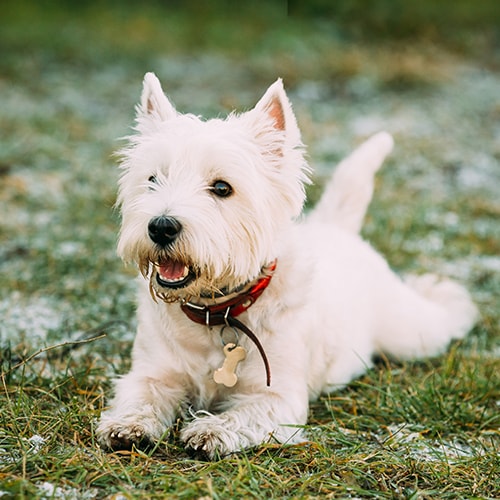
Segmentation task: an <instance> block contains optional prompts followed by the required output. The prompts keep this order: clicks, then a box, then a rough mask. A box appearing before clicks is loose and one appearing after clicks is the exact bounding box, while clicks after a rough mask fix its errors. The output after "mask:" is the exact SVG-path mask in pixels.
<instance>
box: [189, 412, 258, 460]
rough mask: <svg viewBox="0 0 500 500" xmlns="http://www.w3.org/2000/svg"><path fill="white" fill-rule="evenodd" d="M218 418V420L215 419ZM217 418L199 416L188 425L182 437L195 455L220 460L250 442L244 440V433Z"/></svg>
mask: <svg viewBox="0 0 500 500" xmlns="http://www.w3.org/2000/svg"><path fill="white" fill-rule="evenodd" d="M214 420H216V421H214ZM217 420H219V419H217V418H211V417H203V418H198V419H196V420H194V421H193V422H191V423H190V424H189V425H187V426H186V427H185V428H184V429H183V431H182V433H181V439H182V441H184V443H185V444H186V448H187V450H188V451H190V452H191V453H192V454H193V455H195V456H196V457H198V458H201V459H204V460H218V459H220V458H223V457H225V456H227V455H230V454H231V453H235V452H237V451H240V450H241V449H242V448H245V447H247V446H248V444H249V443H247V442H243V441H246V440H242V435H241V434H240V433H238V432H235V431H234V430H231V429H228V428H227V427H226V426H224V425H223V424H221V423H218V422H217Z"/></svg>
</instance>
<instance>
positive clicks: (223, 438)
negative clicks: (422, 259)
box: [98, 73, 477, 458]
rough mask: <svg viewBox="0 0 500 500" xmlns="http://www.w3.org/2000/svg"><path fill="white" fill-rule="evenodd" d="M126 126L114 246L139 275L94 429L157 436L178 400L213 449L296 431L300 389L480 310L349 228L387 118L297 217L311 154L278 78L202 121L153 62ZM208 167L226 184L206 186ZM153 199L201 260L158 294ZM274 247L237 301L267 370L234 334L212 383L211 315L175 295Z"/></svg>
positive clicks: (247, 272)
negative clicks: (249, 293) (223, 379)
mask: <svg viewBox="0 0 500 500" xmlns="http://www.w3.org/2000/svg"><path fill="white" fill-rule="evenodd" d="M136 132H137V133H136V134H135V135H134V136H133V137H131V138H130V143H129V145H128V147H127V148H126V149H125V150H124V151H123V152H122V177H121V180H120V194H119V203H120V205H121V208H122V216H123V223H122V229H121V233H120V240H119V243H118V251H119V254H120V255H121V256H122V257H123V258H124V259H125V260H130V261H135V262H137V263H139V264H140V265H141V266H142V270H143V272H144V274H145V278H140V282H139V301H138V331H137V337H136V341H135V344H134V349H133V363H132V369H131V371H130V372H129V373H128V374H127V375H125V376H124V377H123V378H121V379H120V380H118V381H117V382H116V391H115V396H114V399H113V400H112V401H111V407H110V408H109V409H107V410H106V411H105V412H103V414H102V417H101V421H100V424H99V428H98V436H99V439H100V442H101V443H102V444H103V445H105V446H107V447H125V446H129V445H131V444H133V443H136V444H138V443H140V442H141V441H142V440H143V439H147V440H152V441H154V440H158V439H160V438H162V436H164V434H165V433H166V432H167V431H168V428H169V427H170V426H171V425H172V424H173V422H174V421H175V419H176V418H177V416H178V415H179V414H181V415H183V416H184V417H185V425H184V428H183V429H182V432H181V438H182V440H183V441H184V442H185V443H186V445H187V446H188V447H190V448H192V449H195V450H198V451H200V452H203V453H204V454H205V455H206V456H208V457H209V458H214V457H216V456H223V455H225V454H228V453H232V452H236V451H238V450H241V449H243V448H248V447H252V446H255V445H259V444H260V443H262V442H265V441H268V440H269V439H276V440H278V441H280V442H285V441H297V440H299V439H301V435H300V434H301V433H300V430H299V427H300V426H301V425H303V424H305V423H306V419H307V413H308V401H309V400H311V399H314V398H316V397H317V396H318V395H319V394H321V393H324V392H330V391H333V390H335V389H337V388H339V387H341V386H343V385H344V384H347V383H348V382H349V381H350V380H352V379H353V378H354V377H357V376H359V375H360V374H362V373H363V372H364V371H365V370H366V369H367V368H368V367H370V365H371V358H372V356H373V355H374V354H375V353H377V352H384V353H387V354H389V355H391V356H396V357H399V358H403V359H407V358H418V357H421V356H433V355H436V354H439V353H441V352H443V350H444V349H445V348H446V346H447V345H448V343H449V342H450V340H451V339H454V338H461V337H463V336H464V335H465V334H466V333H467V331H468V330H469V329H470V328H471V327H472V326H473V324H474V321H475V319H476V315H477V311H476V308H475V306H474V305H473V303H472V301H471V299H470V297H469V295H468V293H467V291H466V290H465V289H464V288H462V287H461V286H460V285H458V284H456V283H454V282H452V281H449V280H439V279H438V278H436V277H435V276H431V275H425V276H421V277H416V278H411V279H410V278H409V279H408V280H407V281H402V280H401V279H400V278H399V277H398V276H396V275H395V274H394V273H393V272H392V271H391V270H390V269H389V267H388V265H387V263H386V262H385V260H384V259H383V258H382V257H381V256H380V255H379V254H378V253H376V252H375V251H374V250H373V248H372V247H371V246H370V245H369V244H368V243H366V242H364V241H363V240H362V239H361V238H360V236H359V235H358V231H359V229H360V227H361V223H362V220H363V217H364V215H365V211H366V208H367V206H368V204H369V202H370V199H371V196H372V191H373V176H374V173H375V172H376V170H377V169H378V168H379V166H380V165H381V163H382V161H383V159H384V157H385V156H386V154H388V153H389V151H390V150H391V148H392V138H391V137H390V136H389V134H387V133H381V134H377V135H376V136H374V137H372V138H371V139H369V140H368V141H367V142H366V143H365V144H363V145H361V146H360V148H359V149H358V150H356V151H355V152H354V153H353V154H352V155H351V156H350V157H349V158H348V159H347V160H345V161H344V162H342V164H341V165H340V166H339V168H338V169H337V171H336V173H335V174H334V175H333V177H332V181H331V182H330V184H329V185H328V186H327V188H326V190H325V194H324V197H323V198H322V199H321V201H320V202H319V204H318V205H317V208H316V209H315V210H314V211H313V212H312V213H311V214H309V215H308V216H307V217H305V218H303V219H301V220H297V217H298V216H299V215H300V212H301V209H302V205H303V201H304V183H305V182H307V174H308V166H307V164H306V162H305V161H304V157H303V148H302V145H301V142H300V133H299V130H298V127H297V124H296V121H295V117H294V115H293V111H292V108H291V106H290V103H289V102H288V99H287V97H286V94H285V92H284V90H283V86H282V83H281V81H280V80H278V81H277V82H276V83H274V84H273V85H272V86H271V87H270V88H269V89H268V91H267V92H266V94H265V95H264V97H263V98H262V99H261V100H260V101H259V103H258V104H257V105H256V107H255V108H254V109H252V110H250V111H248V112H247V113H244V114H242V115H239V116H238V115H235V114H232V115H230V116H229V117H228V118H227V119H226V120H219V119H215V120H209V121H203V120H201V119H199V118H198V117H195V116H192V115H181V114H178V113H177V112H176V111H175V109H174V107H173V106H172V105H171V104H170V102H169V101H168V99H167V98H166V97H165V96H164V94H163V92H162V90H161V87H160V83H159V82H158V80H157V78H156V77H155V76H154V75H153V74H151V73H148V74H147V75H146V77H145V79H144V90H143V96H142V100H141V105H140V106H139V107H138V117H137V127H136ZM152 175H154V176H155V183H154V184H153V185H152V184H151V182H148V178H150V176H152ZM215 180H225V181H227V182H229V184H231V186H232V187H233V190H234V192H233V194H232V195H231V196H229V197H228V198H218V197H216V196H215V195H214V194H213V193H212V192H211V191H210V186H211V184H212V183H213V182H214V181H215ZM162 214H164V215H168V216H170V217H175V218H176V219H177V220H179V221H180V222H181V223H182V226H183V229H182V233H181V234H180V235H179V237H178V239H177V240H176V241H175V243H174V244H172V246H171V248H169V250H168V254H169V255H170V256H173V257H174V258H175V259H177V260H180V259H182V261H183V262H186V263H187V264H189V265H192V266H195V267H196V269H198V270H199V276H198V278H197V279H196V280H195V281H194V282H193V283H191V284H189V285H188V286H187V287H186V288H184V289H180V290H176V291H168V293H167V294H166V299H167V300H168V302H163V301H159V302H156V301H155V300H154V299H153V298H152V296H151V294H150V290H149V287H148V280H149V279H150V278H151V277H152V271H151V266H150V262H154V259H155V258H158V252H156V253H155V250H154V245H153V243H152V241H151V240H150V239H149V237H148V230H147V226H148V222H149V220H150V219H151V218H153V217H156V216H158V215H162ZM275 258H277V262H278V264H277V269H276V272H275V274H274V276H273V278H272V280H271V283H270V285H269V287H268V288H267V289H266V290H265V291H264V293H263V294H262V296H261V297H260V298H259V299H258V300H257V302H256V303H255V304H254V305H253V306H252V307H251V308H250V309H249V310H248V311H247V312H245V313H244V314H242V315H241V316H240V317H239V319H241V320H242V321H243V322H244V323H245V324H246V325H247V326H248V327H249V328H250V329H252V330H253V332H255V334H256V335H257V337H258V338H259V339H260V341H261V343H262V344H263V346H264V349H265V351H266V354H267V356H268V358H269V361H270V365H271V371H272V383H271V386H270V387H266V384H265V370H264V365H263V362H262V359H261V357H260V355H259V353H258V351H257V349H256V347H255V346H254V345H253V344H252V343H251V342H250V341H249V340H248V339H247V338H246V337H244V336H241V337H240V344H241V345H242V346H243V347H244V348H245V349H246V351H247V358H246V360H245V361H243V362H241V363H240V365H239V367H238V372H237V373H238V377H239V380H238V383H237V384H236V385H235V386H234V387H233V388H226V387H224V386H221V385H217V384H216V383H215V382H214V381H213V378H212V375H213V372H214V371H215V370H216V369H217V368H218V367H220V366H221V365H222V362H223V351H222V346H221V338H220V328H219V327H213V328H208V327H205V326H202V325H199V324H197V323H194V322H192V321H191V320H190V319H188V318H187V317H186V316H185V315H184V313H183V312H182V311H181V309H180V305H179V303H178V301H179V300H182V299H186V298H189V299H190V300H192V301H194V302H198V303H200V304H205V303H210V301H211V299H206V298H203V297H202V296H205V297H206V296H210V293H214V292H216V291H217V290H222V289H229V290H231V289H234V288H235V287H237V286H239V285H242V284H244V283H247V282H249V281H252V280H254V279H255V278H256V277H258V276H259V273H260V272H261V269H262V267H263V266H265V265H266V264H268V263H269V262H271V261H272V260H274V259H275ZM144 262H146V264H144ZM153 288H155V285H153ZM207 292H208V294H207Z"/></svg>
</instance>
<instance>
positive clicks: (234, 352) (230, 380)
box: [214, 343, 247, 387]
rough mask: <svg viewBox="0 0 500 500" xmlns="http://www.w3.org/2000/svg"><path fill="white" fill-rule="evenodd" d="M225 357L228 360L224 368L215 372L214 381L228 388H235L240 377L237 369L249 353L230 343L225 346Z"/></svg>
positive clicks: (223, 365) (225, 361)
mask: <svg viewBox="0 0 500 500" xmlns="http://www.w3.org/2000/svg"><path fill="white" fill-rule="evenodd" d="M224 355H225V356H226V359H225V360H224V363H223V364H222V366H221V367H220V368H219V369H217V370H215V372H214V380H215V382H217V383H218V384H223V385H225V386H226V387H233V386H234V385H235V384H236V382H238V377H237V376H236V373H235V371H236V367H237V366H238V363H239V362H240V361H243V360H244V359H245V358H246V357H247V353H246V351H245V349H244V348H243V347H241V346H239V345H236V344H232V343H229V344H226V345H225V346H224Z"/></svg>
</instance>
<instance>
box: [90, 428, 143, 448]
mask: <svg viewBox="0 0 500 500" xmlns="http://www.w3.org/2000/svg"><path fill="white" fill-rule="evenodd" d="M98 439H99V442H100V443H101V445H103V446H104V447H105V448H108V449H110V450H114V451H117V450H131V449H132V447H133V446H135V447H136V448H147V447H148V446H150V445H151V443H152V440H151V439H150V438H149V437H148V436H147V435H146V431H145V430H144V427H143V426H142V425H139V424H134V425H120V424H116V425H112V426H108V428H106V429H99V431H98Z"/></svg>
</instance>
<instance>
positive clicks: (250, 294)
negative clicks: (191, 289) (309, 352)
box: [181, 260, 277, 386]
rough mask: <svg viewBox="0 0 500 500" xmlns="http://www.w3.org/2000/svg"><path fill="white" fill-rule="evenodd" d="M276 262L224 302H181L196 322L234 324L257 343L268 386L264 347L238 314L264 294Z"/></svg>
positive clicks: (269, 379) (213, 324)
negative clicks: (204, 304)
mask: <svg viewBox="0 0 500 500" xmlns="http://www.w3.org/2000/svg"><path fill="white" fill-rule="evenodd" d="M276 262H277V261H276V260H275V261H273V262H272V263H271V264H269V266H267V267H265V268H264V270H263V276H261V277H260V278H258V280H257V281H256V283H255V284H254V285H252V286H250V288H248V290H246V291H243V292H241V293H240V294H237V295H236V296H235V297H232V298H230V299H228V300H226V301H224V302H221V303H219V304H213V305H206V306H201V305H197V304H193V303H192V302H184V303H183V304H181V309H182V311H183V312H184V314H185V315H186V316H187V317H188V318H189V319H190V320H192V321H194V322H195V323H199V324H201V325H206V326H217V325H224V324H226V325H230V326H233V327H234V328H238V329H239V330H241V331H242V332H243V333H245V334H246V335H247V336H248V337H249V338H250V339H251V340H252V341H253V343H254V344H255V345H256V347H257V349H258V350H259V352H260V354H261V356H262V360H263V361H264V365H265V367H266V375H267V385H268V386H269V385H271V374H270V370H269V363H268V361H267V357H266V354H265V352H264V348H263V347H262V344H261V343H260V342H259V339H258V338H257V337H256V336H255V334H254V333H253V332H252V331H251V330H250V329H249V328H248V327H247V326H245V325H244V324H243V323H242V322H241V321H239V320H237V319H236V316H239V315H240V314H242V313H244V312H245V311H246V310H247V309H249V308H250V307H251V306H252V305H253V304H254V303H255V301H256V300H257V299H258V298H259V297H260V296H261V295H262V292H263V291H264V290H265V289H266V288H267V286H268V285H269V282H270V281H271V278H272V277H273V273H274V270H275V269H276Z"/></svg>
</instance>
